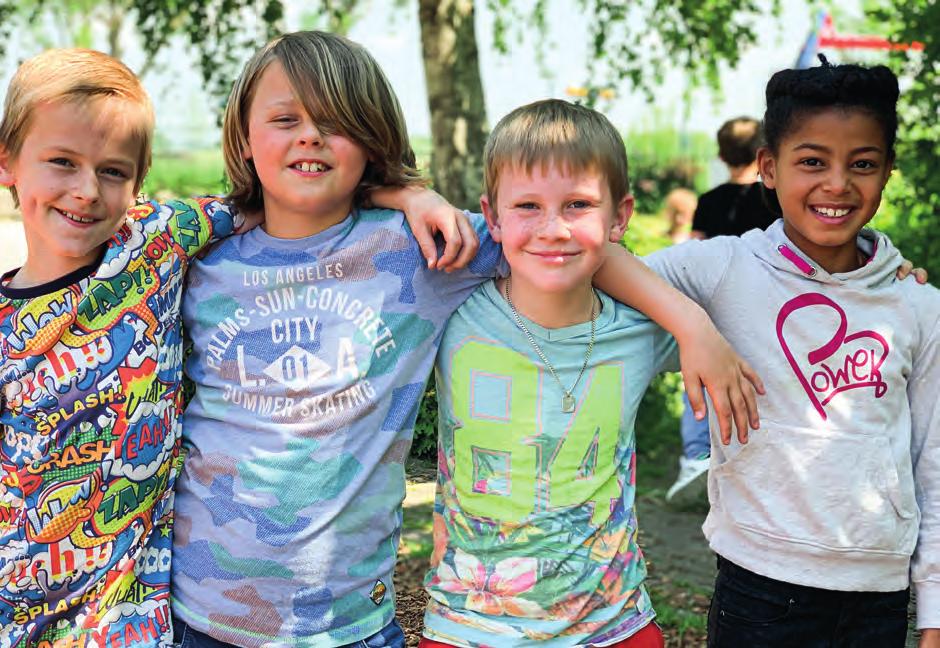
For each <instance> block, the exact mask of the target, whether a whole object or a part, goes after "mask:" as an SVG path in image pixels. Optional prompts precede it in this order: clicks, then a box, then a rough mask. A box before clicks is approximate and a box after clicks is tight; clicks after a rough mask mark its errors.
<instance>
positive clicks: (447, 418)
mask: <svg viewBox="0 0 940 648" xmlns="http://www.w3.org/2000/svg"><path fill="white" fill-rule="evenodd" d="M599 295H600V297H601V303H602V305H603V308H602V310H601V312H600V314H599V315H598V318H597V323H596V342H595V345H594V349H593V352H592V354H591V359H590V363H589V364H588V366H587V369H586V370H585V372H584V375H583V376H582V377H581V380H580V381H579V382H578V384H577V387H576V388H575V389H574V390H573V392H572V395H573V396H574V398H575V407H574V411H573V412H570V413H566V412H564V411H563V408H562V398H563V394H562V392H561V390H560V388H559V386H558V383H557V382H556V381H555V379H554V378H552V376H551V374H550V373H549V372H548V370H547V369H546V367H545V365H544V363H543V362H542V361H541V360H540V359H539V357H538V355H536V353H535V351H534V350H533V348H532V346H531V345H530V343H529V341H528V340H527V339H526V337H525V335H524V334H523V333H522V331H521V330H520V329H519V328H518V327H517V325H516V322H515V320H514V319H513V315H512V313H511V311H510V310H509V306H508V305H507V303H506V301H505V299H504V298H503V297H502V295H501V294H500V293H499V292H498V290H497V288H496V287H495V284H494V283H493V282H487V283H486V284H484V285H483V286H481V287H480V288H478V289H477V291H476V292H475V293H474V294H473V295H472V296H471V297H470V298H469V299H468V300H467V301H466V302H465V303H464V304H463V305H462V306H461V307H460V308H459V309H458V311H457V313H456V314H455V315H454V316H453V317H452V318H451V320H450V322H449V323H448V325H447V329H446V331H445V333H444V339H443V341H442V343H441V348H440V352H439V353H438V357H437V364H436V372H437V373H436V375H437V383H438V391H437V394H438V405H439V415H440V420H439V430H440V442H439V446H438V447H439V457H438V486H439V487H438V496H437V501H436V504H435V513H434V547H435V549H434V554H433V556H432V559H431V564H432V567H431V570H430V572H429V573H428V576H427V578H426V580H425V585H426V587H427V589H428V592H429V593H430V595H431V599H430V601H429V603H428V610H427V614H426V615H425V629H424V634H425V636H427V637H429V638H431V639H434V640H437V641H440V642H444V643H449V644H454V645H458V646H529V645H532V646H535V645H538V646H572V645H582V644H599V645H603V644H604V643H610V642H613V641H616V640H619V639H624V638H626V637H628V636H630V635H631V634H633V633H635V632H636V631H637V630H639V629H640V628H642V627H643V626H645V625H646V624H648V623H649V622H650V621H651V619H652V618H653V610H652V607H651V605H650V601H649V597H648V595H647V593H646V590H645V588H644V587H643V580H644V578H645V576H646V566H645V564H644V562H643V556H642V554H641V552H640V549H639V547H638V546H637V542H636V539H637V522H636V515H635V512H634V493H635V479H636V453H635V447H636V445H635V436H634V430H633V424H634V420H635V418H636V411H637V407H638V406H639V403H640V399H641V398H642V396H643V392H644V391H646V387H647V385H648V384H649V381H650V379H651V378H652V377H653V376H654V375H655V374H656V373H657V372H659V371H660V370H661V369H664V368H667V367H668V368H677V365H676V360H677V353H676V344H675V341H674V340H673V339H672V338H671V337H670V336H669V335H668V334H667V333H666V332H665V331H663V330H662V329H661V328H659V327H658V326H657V325H656V324H654V323H653V322H651V321H650V320H648V319H647V318H646V317H644V316H643V315H641V314H640V313H638V312H637V311H635V310H633V309H631V308H628V307H626V306H623V305H621V304H618V303H616V302H614V301H613V300H611V299H610V297H608V296H607V295H605V294H603V293H599ZM525 323H526V326H527V328H528V329H529V330H530V332H531V333H532V335H533V336H534V338H535V340H536V341H537V343H538V345H539V347H540V348H541V349H542V351H543V352H544V354H545V356H546V357H547V358H548V359H549V362H551V363H552V366H553V367H554V369H555V371H556V373H557V374H558V377H559V379H560V380H561V382H562V383H563V384H564V385H565V386H566V387H569V386H570V385H572V384H573V383H574V382H575V380H576V379H577V376H578V372H579V371H580V369H581V367H582V365H583V363H584V357H585V353H586V350H587V347H588V343H589V341H590V337H591V324H590V322H586V323H583V324H578V325H575V326H569V327H566V328H561V329H546V328H543V327H541V326H539V325H537V324H536V323H534V322H531V321H528V320H526V322H525Z"/></svg>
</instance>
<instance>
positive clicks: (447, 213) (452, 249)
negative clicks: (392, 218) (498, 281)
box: [369, 186, 479, 272]
mask: <svg viewBox="0 0 940 648" xmlns="http://www.w3.org/2000/svg"><path fill="white" fill-rule="evenodd" d="M369 199H370V200H371V202H372V204H373V205H375V206H377V207H385V208H386V209H397V210H398V211H401V212H404V214H405V218H407V219H408V225H409V226H410V227H411V232H412V234H414V237H415V239H416V240H417V241H418V247H419V248H420V249H421V253H422V254H423V255H424V258H425V259H426V260H427V262H428V267H429V268H437V269H438V270H445V271H447V272H451V271H453V270H458V269H460V268H463V267H465V266H466V265H467V264H468V263H469V262H470V260H471V259H472V258H473V257H474V255H476V253H477V249H478V247H479V239H478V237H477V234H476V232H475V231H474V227H473V225H472V224H471V223H470V221H469V219H468V218H467V215H466V214H465V213H464V212H463V211H461V210H459V209H457V208H456V207H454V206H453V205H451V204H450V203H449V202H447V201H446V200H444V198H443V196H441V195H440V194H439V193H437V192H436V191H432V190H430V189H427V188H425V187H420V186H409V187H381V188H379V189H373V190H372V192H371V193H370V194H369ZM437 234H440V235H441V236H442V237H443V238H444V251H443V253H442V254H441V255H440V258H438V250H437V243H436V242H435V240H434V237H435V236H436V235H437Z"/></svg>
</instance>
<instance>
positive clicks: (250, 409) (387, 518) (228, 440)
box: [173, 210, 501, 646]
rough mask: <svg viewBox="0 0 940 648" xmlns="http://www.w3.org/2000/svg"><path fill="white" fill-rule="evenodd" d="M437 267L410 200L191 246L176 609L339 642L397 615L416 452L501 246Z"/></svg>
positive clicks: (228, 624)
mask: <svg viewBox="0 0 940 648" xmlns="http://www.w3.org/2000/svg"><path fill="white" fill-rule="evenodd" d="M475 226H476V228H477V232H478V234H479V237H480V252H479V253H478V254H477V256H476V258H475V259H474V261H473V262H472V263H471V264H470V267H469V268H468V269H466V270H463V271H459V272H455V273H453V274H445V273H441V272H438V271H434V270H428V269H427V264H426V263H425V261H424V259H423V258H422V256H421V253H420V251H419V249H418V247H417V244H416V243H415V241H414V239H413V237H412V235H411V233H410V231H409V230H408V227H407V224H406V223H405V221H404V217H403V215H402V214H401V213H398V212H392V211H381V210H368V211H361V212H358V213H355V214H353V215H351V216H349V217H348V218H346V219H345V220H344V221H343V222H341V223H339V224H337V225H334V226H333V227H331V228H329V229H327V230H325V231H323V232H320V233H319V234H317V235H315V236H312V237H309V238H306V239H300V240H284V239H276V238H273V237H271V236H269V235H267V234H266V233H265V232H264V231H262V230H260V229H257V230H254V231H252V232H250V233H248V234H247V235H245V236H239V237H232V238H230V239H228V240H226V241H224V242H222V243H221V244H220V245H219V246H217V247H216V248H215V249H214V250H212V251H211V252H210V253H209V254H208V255H207V256H206V257H205V258H204V259H201V260H199V261H197V262H196V264H195V265H194V267H193V271H192V272H191V273H190V284H189V289H188V291H187V294H186V298H185V303H184V306H183V316H184V321H185V324H186V327H187V330H188V332H189V334H190V335H191V337H192V341H193V354H192V356H191V358H190V359H189V360H188V361H187V365H186V371H187V374H188V375H189V376H191V377H192V378H193V380H194V381H195V382H196V385H197V387H196V396H195V398H194V400H193V401H192V403H191V404H190V406H189V408H188V409H187V411H186V416H185V425H184V435H185V436H184V439H185V443H186V444H187V445H188V446H189V452H188V456H187V459H186V463H185V467H184V472H183V476H182V477H181V478H180V482H179V488H178V491H177V501H176V507H177V520H178V523H177V533H176V541H175V545H174V556H173V565H174V566H173V585H174V588H173V611H174V613H175V614H177V615H178V616H179V618H181V619H183V620H184V621H185V622H186V623H188V624H189V625H191V626H192V627H194V628H195V629H197V630H199V631H201V632H205V633H208V634H210V635H212V636H214V637H216V638H217V639H220V640H222V641H226V642H229V643H234V644H238V645H241V646H261V645H263V644H274V645H297V646H338V645H343V644H347V643H351V642H354V641H357V640H361V639H365V638H366V637H368V636H370V635H372V634H374V633H376V632H378V631H379V630H380V629H381V628H382V627H383V626H385V625H387V624H388V623H390V622H391V620H392V618H393V615H394V591H393V587H392V570H393V567H394V564H395V558H396V554H397V549H398V540H399V534H400V527H401V503H402V499H403V498H404V491H405V484H404V466H403V463H404V459H405V456H406V455H407V453H408V449H409V447H410V446H411V439H412V433H413V426H414V422H415V418H416V416H417V411H418V405H419V403H420V400H421V397H422V395H423V393H424V389H425V383H426V382H427V378H428V375H429V373H430V371H431V366H432V363H433V361H434V354H435V352H436V351H437V346H438V344H439V342H440V337H441V331H442V330H443V327H444V323H445V322H446V320H447V318H448V317H449V316H450V315H451V313H453V311H454V310H455V309H456V308H457V306H458V305H459V304H460V303H461V302H462V301H464V299H466V297H467V295H469V294H470V292H471V291H472V290H473V289H474V287H476V286H477V285H478V284H479V283H480V282H481V281H482V280H483V277H489V276H492V275H493V274H494V272H495V269H496V266H497V264H498V262H499V260H500V259H501V254H500V250H499V247H498V246H497V245H496V244H495V243H494V242H493V241H492V239H491V238H490V237H489V235H488V233H487V231H486V228H485V227H484V225H483V221H482V219H477V221H476V223H475Z"/></svg>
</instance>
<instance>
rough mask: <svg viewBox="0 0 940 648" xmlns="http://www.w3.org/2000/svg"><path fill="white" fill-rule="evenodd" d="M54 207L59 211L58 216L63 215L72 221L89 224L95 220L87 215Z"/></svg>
mask: <svg viewBox="0 0 940 648" xmlns="http://www.w3.org/2000/svg"><path fill="white" fill-rule="evenodd" d="M54 209H55V210H56V211H57V212H58V213H59V215H60V216H63V217H64V218H66V219H68V220H70V221H72V222H73V223H80V224H82V225H89V224H91V223H94V222H95V219H94V218H90V217H88V216H79V215H78V214H73V213H72V212H67V211H64V210H62V209H59V208H58V207H55V208H54Z"/></svg>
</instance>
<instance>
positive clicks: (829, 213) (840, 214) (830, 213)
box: [810, 207, 853, 219]
mask: <svg viewBox="0 0 940 648" xmlns="http://www.w3.org/2000/svg"><path fill="white" fill-rule="evenodd" d="M810 209H812V210H813V211H814V212H816V215H817V216H822V217H823V218H833V219H839V218H844V217H845V216H847V215H848V214H849V213H850V212H851V211H852V209H853V208H852V207H810Z"/></svg>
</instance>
